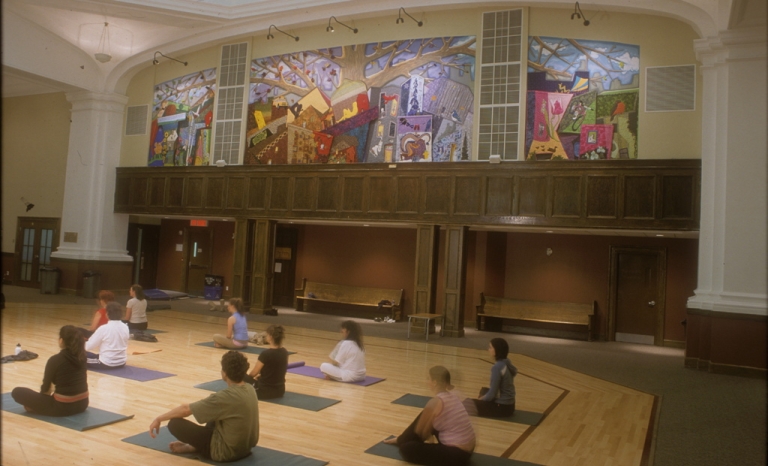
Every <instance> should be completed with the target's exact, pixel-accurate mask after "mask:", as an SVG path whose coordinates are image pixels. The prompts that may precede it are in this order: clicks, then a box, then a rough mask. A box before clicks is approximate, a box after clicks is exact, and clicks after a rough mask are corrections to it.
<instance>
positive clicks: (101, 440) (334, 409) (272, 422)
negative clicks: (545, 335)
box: [2, 303, 657, 466]
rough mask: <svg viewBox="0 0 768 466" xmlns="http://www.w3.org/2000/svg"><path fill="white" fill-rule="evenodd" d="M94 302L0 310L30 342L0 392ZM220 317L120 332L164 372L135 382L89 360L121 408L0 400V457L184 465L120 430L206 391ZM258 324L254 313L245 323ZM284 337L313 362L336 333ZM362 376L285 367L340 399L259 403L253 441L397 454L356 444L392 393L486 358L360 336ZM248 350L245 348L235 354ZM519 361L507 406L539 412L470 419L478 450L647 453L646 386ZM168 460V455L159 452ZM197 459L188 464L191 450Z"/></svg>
mask: <svg viewBox="0 0 768 466" xmlns="http://www.w3.org/2000/svg"><path fill="white" fill-rule="evenodd" d="M92 312H93V309H92V308H89V307H83V306H74V305H50V304H15V303H10V304H8V306H7V308H6V309H5V310H3V311H2V337H3V338H2V355H8V354H13V349H14V346H15V345H16V343H17V342H20V343H21V344H22V346H23V348H24V349H27V350H30V351H33V352H35V353H38V354H39V355H40V357H39V358H38V359H36V360H34V361H28V362H14V363H9V364H3V365H2V392H3V393H7V392H10V391H11V390H12V389H13V387H16V386H26V387H30V388H33V389H39V387H40V383H41V380H42V374H43V368H44V366H45V362H46V361H47V359H48V357H50V356H51V355H52V354H54V353H55V352H57V351H58V348H57V339H58V329H59V328H60V327H61V326H62V325H66V324H73V325H77V326H83V325H84V324H85V323H86V322H89V321H90V318H91V315H92ZM224 322H225V321H224V318H223V317H214V316H205V315H198V314H189V313H182V312H177V311H156V312H152V313H151V314H150V328H152V329H157V330H165V331H167V333H161V334H158V335H157V337H158V339H159V342H158V343H143V342H133V341H132V342H131V349H136V350H141V349H157V348H162V351H159V352H154V353H148V354H140V355H132V356H129V364H130V365H133V366H140V367H145V368H148V369H154V370H160V371H165V372H171V373H174V374H176V377H170V378H165V379H160V380H156V381H150V382H136V381H133V380H127V379H122V378H118V377H114V376H110V375H104V374H100V373H93V372H89V373H88V384H89V390H90V393H91V401H90V403H91V406H93V407H97V408H101V409H105V410H109V411H112V412H118V413H121V414H126V415H130V414H133V415H135V417H134V418H133V419H130V420H127V421H123V422H119V423H117V424H113V425H110V426H106V427H101V428H98V429H93V430H90V431H86V432H76V431H73V430H70V429H66V428H63V427H58V426H56V425H53V424H50V423H46V422H41V421H38V420H35V419H31V418H26V417H24V416H20V415H15V414H10V413H6V412H3V413H2V464H4V465H42V464H46V462H51V463H52V464H54V463H55V464H57V465H62V464H77V465H82V464H100V465H123V464H124V465H136V464H143V465H155V464H195V463H197V462H195V461H191V460H186V459H183V458H178V457H177V458H171V457H170V455H167V454H164V453H159V452H155V451H152V450H149V449H146V448H142V447H138V446H133V445H129V444H126V443H124V442H122V441H121V439H123V438H125V437H128V436H131V435H134V434H137V433H140V432H145V431H146V430H147V429H148V427H149V423H150V422H151V421H152V419H154V417H155V416H157V415H158V414H161V413H163V412H165V411H167V410H169V409H171V408H173V407H175V406H178V405H179V404H180V403H181V402H191V401H195V400H198V399H200V398H203V397H205V396H207V395H208V392H206V391H203V390H200V389H196V388H194V387H193V385H195V384H198V383H202V382H207V381H211V380H215V379H217V378H219V370H220V364H219V361H220V359H221V355H222V352H221V350H218V349H214V348H207V347H201V346H195V343H199V342H203V341H210V339H211V335H212V334H213V333H217V332H218V333H223V332H224V330H225V323H224ZM249 327H250V330H254V331H263V330H264V328H263V327H264V325H263V324H254V323H250V325H249ZM286 330H287V336H286V341H285V346H286V348H288V349H289V350H291V351H296V352H297V354H294V355H291V356H290V361H291V362H293V361H305V362H306V364H308V365H312V366H319V365H320V363H322V362H325V361H326V360H327V355H328V353H329V352H330V351H331V349H332V348H333V346H334V344H335V343H336V341H337V340H338V338H339V334H337V333H329V332H323V331H317V330H312V329H303V328H296V327H287V328H286ZM365 344H366V353H367V356H366V365H367V369H368V375H372V376H375V377H384V378H386V380H385V381H384V382H380V383H378V384H375V385H372V386H369V387H360V386H355V385H347V384H342V383H337V382H330V381H325V380H320V379H314V378H309V377H304V376H300V375H294V374H290V373H289V374H288V375H287V389H288V390H289V391H293V392H299V393H305V394H310V395H316V396H322V397H326V398H335V399H341V400H343V401H342V402H341V403H338V404H336V405H334V406H331V407H329V408H326V409H324V410H322V411H320V412H310V411H304V410H300V409H294V408H289V407H282V406H279V405H275V404H269V403H261V404H260V405H259V411H260V425H261V438H260V440H259V445H261V446H265V447H268V448H272V449H277V450H282V451H285V452H290V453H294V454H300V455H305V456H309V457H313V458H317V459H321V460H325V461H329V462H330V464H333V465H361V464H364V465H382V466H387V465H397V464H403V463H401V462H398V461H395V460H391V459H387V458H382V457H378V456H372V455H368V454H365V453H364V451H365V450H366V449H367V448H369V447H370V446H372V445H374V444H376V443H377V442H379V441H380V440H382V439H384V438H385V437H387V436H388V435H390V434H398V433H400V431H401V430H402V429H403V428H404V427H405V426H407V425H408V424H409V423H410V422H411V421H412V420H413V418H414V417H415V416H416V415H417V414H418V412H419V410H418V409H416V408H411V407H406V406H400V405H393V404H391V401H393V400H395V399H397V398H399V397H400V396H402V395H403V394H405V393H415V394H421V395H429V392H428V389H427V385H426V374H427V370H428V369H429V367H431V366H433V365H437V364H441V365H444V366H446V367H447V368H448V369H449V370H450V371H451V374H452V376H453V381H454V383H455V385H457V387H458V388H459V389H460V390H461V391H462V392H463V393H465V394H466V395H469V396H473V395H475V394H476V393H477V391H478V390H479V388H480V387H481V386H483V385H487V384H488V378H489V373H490V371H489V369H490V366H491V361H490V359H489V356H488V353H487V351H485V349H484V348H478V349H476V350H474V349H466V348H456V347H451V346H441V345H437V344H433V343H425V342H423V341H416V340H413V341H396V340H388V339H383V338H373V337H371V338H366V340H365ZM247 356H248V358H249V360H250V361H251V362H253V361H255V360H256V356H255V355H250V354H247ZM510 359H511V360H512V362H513V363H514V364H515V365H516V366H517V367H518V369H519V371H520V373H519V375H518V376H517V378H516V380H515V386H516V389H517V409H519V410H525V411H534V412H545V413H547V415H546V417H545V418H544V420H543V421H542V422H541V423H540V424H539V425H538V426H537V427H530V426H526V425H522V424H514V423H509V422H501V421H494V420H489V419H477V418H476V419H474V426H475V430H476V432H477V435H478V446H477V449H476V451H477V452H479V453H484V454H489V455H495V456H504V457H509V458H513V459H517V460H522V461H528V462H531V463H536V464H541V465H552V466H556V465H563V466H574V465H590V466H597V465H619V466H631V465H646V464H648V461H649V458H650V457H651V450H652V447H653V445H652V438H653V432H652V429H653V425H654V418H655V412H656V409H657V406H656V398H655V397H654V396H652V395H649V394H646V393H642V392H639V391H637V390H633V389H630V388H627V387H623V386H619V385H616V384H613V383H609V382H606V381H603V380H600V379H596V378H594V377H590V376H586V375H583V374H580V373H577V372H573V371H570V370H566V369H563V368H561V367H558V366H554V365H552V364H549V363H545V362H542V361H539V360H536V359H533V358H530V357H527V356H524V355H520V354H511V355H510ZM169 461H170V463H169ZM197 464H199V463H197Z"/></svg>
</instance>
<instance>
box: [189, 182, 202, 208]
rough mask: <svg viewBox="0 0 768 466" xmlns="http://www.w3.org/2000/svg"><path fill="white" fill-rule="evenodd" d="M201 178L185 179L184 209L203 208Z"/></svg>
mask: <svg viewBox="0 0 768 466" xmlns="http://www.w3.org/2000/svg"><path fill="white" fill-rule="evenodd" d="M204 181H205V178H204V177H202V176H195V177H192V176H190V177H189V178H187V183H186V184H187V186H186V189H185V190H184V207H186V208H190V207H191V208H195V207H198V208H199V207H203V182H204Z"/></svg>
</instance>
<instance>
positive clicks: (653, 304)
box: [648, 301, 656, 307]
mask: <svg viewBox="0 0 768 466" xmlns="http://www.w3.org/2000/svg"><path fill="white" fill-rule="evenodd" d="M655 305H656V301H648V307H653V306H655Z"/></svg>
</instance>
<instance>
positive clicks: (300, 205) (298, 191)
mask: <svg viewBox="0 0 768 466" xmlns="http://www.w3.org/2000/svg"><path fill="white" fill-rule="evenodd" d="M316 186H317V177H314V176H297V177H296V178H295V179H294V181H293V205H292V206H291V211H293V212H310V211H313V210H315V199H316V198H317V192H316V191H317V189H316Z"/></svg>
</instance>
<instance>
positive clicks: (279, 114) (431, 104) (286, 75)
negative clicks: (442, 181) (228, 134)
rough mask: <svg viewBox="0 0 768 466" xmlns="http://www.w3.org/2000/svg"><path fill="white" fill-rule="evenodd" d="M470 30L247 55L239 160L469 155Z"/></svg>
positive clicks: (443, 158) (324, 160)
mask: <svg viewBox="0 0 768 466" xmlns="http://www.w3.org/2000/svg"><path fill="white" fill-rule="evenodd" d="M474 74H475V37H474V36H463V37H445V38H431V39H410V40H401V41H391V42H379V43H371V44H361V45H348V46H340V47H333V48H326V49H317V50H307V51H304V52H298V53H291V54H285V55H278V56H272V57H266V58H257V59H255V60H253V61H252V62H251V76H250V81H251V85H250V92H249V99H248V123H247V130H246V131H247V134H246V141H245V142H246V144H245V145H246V147H245V153H244V158H243V163H244V164H278V163H289V164H297V163H393V162H411V163H413V162H439V161H455V160H469V159H470V157H471V153H470V149H469V148H470V147H471V146H472V144H471V140H470V139H469V137H470V134H471V131H472V120H473V118H472V108H473V103H474V95H473V89H474Z"/></svg>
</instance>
